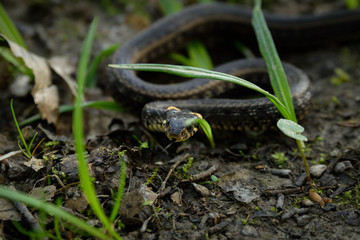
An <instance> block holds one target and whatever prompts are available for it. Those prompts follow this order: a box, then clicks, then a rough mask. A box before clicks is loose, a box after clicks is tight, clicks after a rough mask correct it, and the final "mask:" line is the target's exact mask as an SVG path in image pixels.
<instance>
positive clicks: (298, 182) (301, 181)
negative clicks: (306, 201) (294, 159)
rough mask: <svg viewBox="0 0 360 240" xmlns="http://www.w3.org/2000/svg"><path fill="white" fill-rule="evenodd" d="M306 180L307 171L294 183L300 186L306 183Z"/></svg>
mask: <svg viewBox="0 0 360 240" xmlns="http://www.w3.org/2000/svg"><path fill="white" fill-rule="evenodd" d="M305 181H306V173H302V174H301V175H300V176H299V177H298V178H297V179H296V180H295V183H294V184H295V186H298V187H300V186H302V185H304V183H305Z"/></svg>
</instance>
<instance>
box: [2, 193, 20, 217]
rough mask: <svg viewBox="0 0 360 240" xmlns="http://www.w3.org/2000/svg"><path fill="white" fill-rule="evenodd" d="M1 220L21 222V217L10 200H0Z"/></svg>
mask: <svg viewBox="0 0 360 240" xmlns="http://www.w3.org/2000/svg"><path fill="white" fill-rule="evenodd" d="M0 219H1V220H3V221H5V220H11V221H20V220H21V215H20V213H19V212H18V211H17V210H16V209H15V207H14V205H13V204H12V203H11V202H10V201H9V200H7V199H3V198H0Z"/></svg>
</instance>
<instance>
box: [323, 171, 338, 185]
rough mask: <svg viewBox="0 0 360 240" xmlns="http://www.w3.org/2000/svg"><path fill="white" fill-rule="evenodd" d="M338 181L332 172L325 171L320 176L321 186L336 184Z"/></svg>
mask: <svg viewBox="0 0 360 240" xmlns="http://www.w3.org/2000/svg"><path fill="white" fill-rule="evenodd" d="M336 185H337V181H336V179H335V177H334V175H332V174H328V173H324V175H322V176H321V178H320V186H322V187H324V186H336Z"/></svg>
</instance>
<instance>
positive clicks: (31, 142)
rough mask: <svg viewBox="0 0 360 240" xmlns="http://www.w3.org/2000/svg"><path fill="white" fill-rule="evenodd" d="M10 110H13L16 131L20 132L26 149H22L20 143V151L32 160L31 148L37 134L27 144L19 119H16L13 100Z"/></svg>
mask: <svg viewBox="0 0 360 240" xmlns="http://www.w3.org/2000/svg"><path fill="white" fill-rule="evenodd" d="M10 108H11V113H12V116H13V119H14V122H15V125H16V129H17V130H18V133H19V136H20V138H21V141H22V143H23V145H24V148H25V150H24V149H23V148H22V147H21V145H20V142H18V146H19V148H20V150H21V151H22V152H23V154H24V155H25V156H26V157H27V158H29V159H30V158H31V157H32V155H33V152H31V146H32V144H33V142H34V140H35V138H36V135H37V133H35V134H34V136H33V138H32V139H31V141H30V143H29V144H27V143H26V141H25V139H24V136H23V135H22V132H21V130H20V126H19V124H18V122H17V119H16V115H15V111H14V107H13V99H11V102H10Z"/></svg>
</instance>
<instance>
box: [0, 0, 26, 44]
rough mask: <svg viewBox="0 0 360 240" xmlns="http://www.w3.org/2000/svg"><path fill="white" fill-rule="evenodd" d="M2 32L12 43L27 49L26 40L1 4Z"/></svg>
mask: <svg viewBox="0 0 360 240" xmlns="http://www.w3.org/2000/svg"><path fill="white" fill-rule="evenodd" d="M0 32H1V33H2V34H4V35H5V36H6V37H7V38H9V39H10V40H11V41H13V42H16V43H17V44H18V45H20V46H22V47H23V48H25V49H27V47H26V44H25V41H24V39H23V38H22V36H21V34H20V33H19V31H18V30H17V28H16V27H15V25H14V23H13V22H12V21H11V19H10V18H9V16H8V15H7V13H6V11H5V9H4V8H3V6H2V4H1V3H0Z"/></svg>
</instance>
